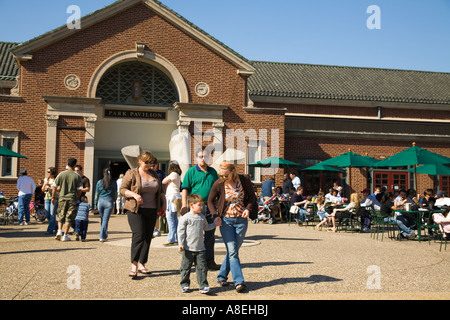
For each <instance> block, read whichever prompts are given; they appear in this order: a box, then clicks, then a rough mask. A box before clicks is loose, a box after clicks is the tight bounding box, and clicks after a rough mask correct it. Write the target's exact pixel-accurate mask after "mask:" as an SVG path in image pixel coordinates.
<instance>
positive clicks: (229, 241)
mask: <svg viewBox="0 0 450 320" xmlns="http://www.w3.org/2000/svg"><path fill="white" fill-rule="evenodd" d="M255 202H256V196H255V192H254V190H253V186H252V183H251V181H250V180H248V179H247V178H245V177H244V176H243V175H240V174H238V173H237V172H236V167H235V166H234V165H233V164H231V163H227V162H222V163H221V164H220V179H219V180H217V181H216V182H215V183H214V185H213V186H212V189H211V193H210V195H209V198H208V207H209V210H210V211H211V213H212V214H213V215H214V216H217V215H218V216H220V217H221V219H222V223H221V226H220V233H221V235H222V238H223V242H224V243H225V246H226V248H227V254H226V256H225V259H224V261H223V263H222V267H221V268H220V271H219V274H218V276H217V280H218V281H219V283H220V285H221V286H227V285H228V282H227V280H228V274H229V273H230V271H231V275H232V277H233V282H234V286H235V289H236V291H237V292H243V291H245V290H246V285H245V283H244V275H243V272H242V266H241V262H240V259H239V248H240V247H241V245H242V243H243V242H244V238H245V234H246V232H247V228H248V218H249V215H250V212H251V211H252V208H253V205H254V204H255ZM216 208H217V209H216Z"/></svg>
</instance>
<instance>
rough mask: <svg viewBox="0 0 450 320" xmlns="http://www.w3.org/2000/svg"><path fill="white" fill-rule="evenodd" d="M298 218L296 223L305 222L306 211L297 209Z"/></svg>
mask: <svg viewBox="0 0 450 320" xmlns="http://www.w3.org/2000/svg"><path fill="white" fill-rule="evenodd" d="M297 215H298V218H297V221H298V222H302V223H303V222H304V221H305V220H306V210H305V209H303V208H299V209H298V212H297Z"/></svg>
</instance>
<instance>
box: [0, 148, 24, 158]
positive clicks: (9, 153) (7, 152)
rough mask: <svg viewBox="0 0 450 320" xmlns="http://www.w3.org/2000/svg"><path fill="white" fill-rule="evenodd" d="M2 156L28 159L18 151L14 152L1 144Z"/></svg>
mask: <svg viewBox="0 0 450 320" xmlns="http://www.w3.org/2000/svg"><path fill="white" fill-rule="evenodd" d="M0 156H6V157H15V158H25V159H28V158H27V157H25V156H23V155H21V154H19V153H17V152H14V151H12V150H10V149H8V148H6V147H3V146H0Z"/></svg>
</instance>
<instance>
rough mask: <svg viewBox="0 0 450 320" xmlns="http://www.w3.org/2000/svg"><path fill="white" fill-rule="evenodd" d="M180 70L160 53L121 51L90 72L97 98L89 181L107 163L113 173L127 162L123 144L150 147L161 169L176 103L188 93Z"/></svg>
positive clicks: (167, 155)
mask: <svg viewBox="0 0 450 320" xmlns="http://www.w3.org/2000/svg"><path fill="white" fill-rule="evenodd" d="M180 79H181V80H182V77H181V75H180V74H179V72H178V71H176V69H175V68H174V67H173V66H172V65H171V64H170V63H169V62H168V61H167V60H165V59H164V58H162V57H159V56H157V55H155V54H152V53H150V52H147V53H145V54H144V55H142V56H140V57H137V55H136V52H128V53H120V54H118V55H116V56H114V57H112V58H110V59H108V60H107V61H106V62H105V63H104V64H102V66H101V67H100V68H99V69H98V70H97V71H96V73H95V74H94V76H93V78H92V80H91V84H90V92H89V95H91V96H92V95H94V96H93V97H95V98H101V101H102V102H101V104H99V105H98V107H96V115H97V121H96V123H95V138H94V145H95V149H94V150H95V154H94V175H93V178H94V179H93V180H94V181H93V182H94V183H95V181H97V180H98V179H101V175H102V172H103V169H104V168H105V167H110V168H111V169H112V172H113V175H114V177H115V178H117V177H118V176H119V174H120V173H124V172H125V171H126V169H127V168H128V166H127V165H126V162H125V160H124V159H123V156H122V154H121V152H120V151H121V149H122V148H123V147H125V146H128V145H140V146H141V147H142V149H147V150H150V151H151V152H152V153H153V154H154V155H155V156H156V157H157V158H158V160H159V161H160V166H161V169H163V170H164V169H165V168H166V165H167V163H168V161H169V160H170V152H169V143H170V138H171V135H172V132H173V131H174V130H176V129H177V120H178V111H176V110H175V109H174V107H173V106H174V104H175V103H176V102H179V101H180V100H184V99H187V89H186V87H185V84H184V80H183V81H182V86H181V88H179V86H178V85H179V84H180Z"/></svg>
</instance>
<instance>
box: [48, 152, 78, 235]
mask: <svg viewBox="0 0 450 320" xmlns="http://www.w3.org/2000/svg"><path fill="white" fill-rule="evenodd" d="M76 164H77V159H75V158H70V159H68V160H67V167H66V168H67V170H65V171H63V172H61V173H60V174H58V176H57V177H56V179H55V182H54V183H53V186H52V204H53V205H55V204H56V194H57V193H56V190H57V188H59V201H58V213H57V214H56V220H57V221H58V231H57V232H56V237H55V239H56V240H61V241H70V238H69V228H70V226H71V225H72V223H73V224H74V223H75V217H76V215H77V202H78V199H79V197H80V193H81V189H82V188H83V184H82V181H81V177H80V176H79V175H78V174H77V173H76V172H75V166H76Z"/></svg>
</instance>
